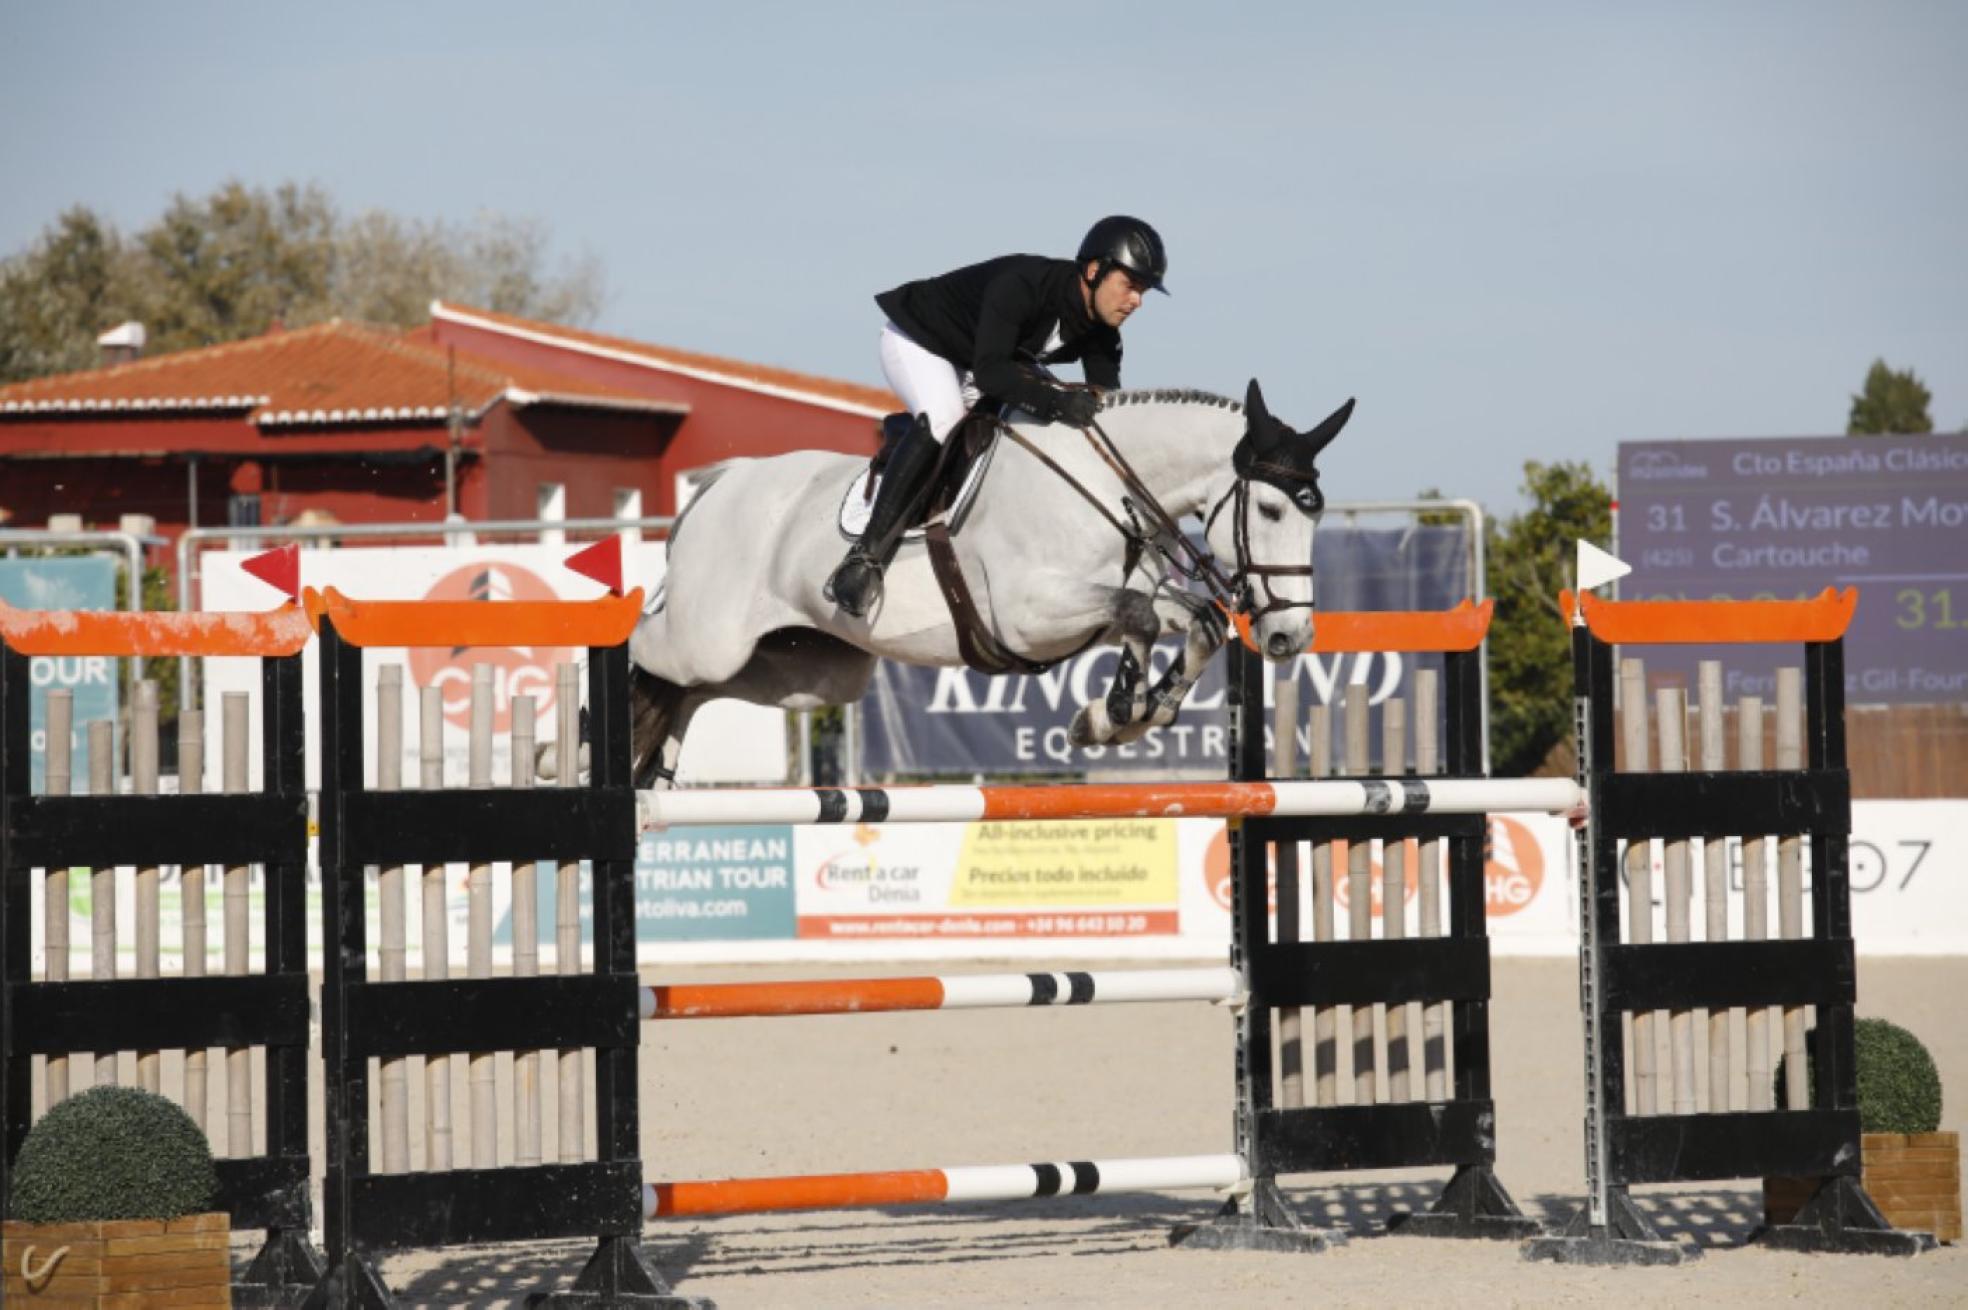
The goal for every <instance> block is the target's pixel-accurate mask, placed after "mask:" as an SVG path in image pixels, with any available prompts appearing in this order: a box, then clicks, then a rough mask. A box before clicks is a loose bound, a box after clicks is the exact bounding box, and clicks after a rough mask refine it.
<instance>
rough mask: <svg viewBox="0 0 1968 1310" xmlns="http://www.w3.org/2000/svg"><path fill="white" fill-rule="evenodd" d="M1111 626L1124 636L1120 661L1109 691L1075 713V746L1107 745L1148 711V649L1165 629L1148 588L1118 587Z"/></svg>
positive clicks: (1072, 731)
mask: <svg viewBox="0 0 1968 1310" xmlns="http://www.w3.org/2000/svg"><path fill="white" fill-rule="evenodd" d="M1110 630H1111V631H1112V632H1114V633H1115V634H1117V635H1118V636H1119V638H1120V644H1121V659H1120V664H1119V665H1118V666H1117V667H1116V668H1115V670H1114V680H1113V681H1112V682H1111V683H1109V684H1108V685H1107V694H1106V695H1105V696H1103V697H1101V698H1100V699H1099V700H1096V701H1092V702H1090V703H1089V704H1087V705H1084V706H1082V707H1081V708H1080V711H1079V713H1077V714H1075V715H1074V716H1073V723H1072V726H1071V727H1069V728H1068V729H1067V738H1068V740H1070V741H1071V742H1072V743H1073V744H1074V745H1075V746H1104V745H1106V744H1107V743H1108V742H1111V741H1115V740H1117V739H1119V736H1120V734H1121V733H1123V732H1125V731H1126V730H1127V729H1129V728H1130V727H1131V726H1133V725H1135V724H1138V723H1141V722H1142V721H1143V720H1145V719H1146V718H1147V715H1148V651H1149V648H1150V647H1152V646H1153V645H1154V644H1155V638H1156V637H1158V636H1160V635H1161V631H1162V617H1161V615H1160V614H1158V613H1157V612H1156V610H1155V602H1154V599H1153V598H1152V597H1150V596H1148V595H1147V594H1146V593H1145V592H1139V591H1129V590H1127V589H1126V588H1117V589H1116V590H1115V592H1114V621H1113V625H1112V628H1111V629H1110Z"/></svg>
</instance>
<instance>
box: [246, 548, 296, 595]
mask: <svg viewBox="0 0 1968 1310" xmlns="http://www.w3.org/2000/svg"><path fill="white" fill-rule="evenodd" d="M239 567H240V568H242V569H245V570H246V571H247V572H248V573H250V574H252V575H253V576H254V577H256V578H258V579H259V580H260V581H261V582H264V583H266V584H267V585H268V586H269V587H272V588H273V589H274V590H275V591H278V592H279V593H280V594H281V595H283V596H285V597H286V598H287V599H288V600H290V601H298V600H299V599H300V598H301V548H300V546H298V545H296V544H295V543H293V542H289V543H288V544H287V545H285V546H275V547H274V548H273V549H272V550H269V551H266V552H265V553H263V554H259V555H255V556H253V557H252V558H251V559H246V560H241V561H240V563H239Z"/></svg>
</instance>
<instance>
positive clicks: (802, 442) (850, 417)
mask: <svg viewBox="0 0 1968 1310" xmlns="http://www.w3.org/2000/svg"><path fill="white" fill-rule="evenodd" d="M431 333H432V339H433V340H434V341H436V342H437V343H438V344H440V345H455V346H456V347H458V349H459V350H469V351H471V352H472V353H473V354H475V355H479V356H482V357H485V358H489V359H496V360H500V361H502V362H505V363H508V364H512V365H517V366H525V367H534V368H550V369H552V370H553V371H555V372H557V373H564V374H569V375H571V376H574V377H579V378H583V379H585V380H587V381H590V382H596V383H601V384H604V385H607V386H610V387H617V388H621V389H623V390H626V391H632V392H634V393H636V394H638V395H643V396H647V397H649V398H650V399H652V400H667V401H674V402H680V403H682V404H686V405H688V406H690V413H689V415H688V416H687V417H685V418H684V419H683V420H682V421H681V422H680V423H679V424H678V425H677V427H676V430H675V433H674V435H673V436H672V437H671V438H670V440H669V441H668V442H666V443H665V445H664V448H663V450H662V451H661V453H660V454H659V455H658V457H657V459H656V461H655V468H654V471H653V476H650V477H648V478H647V479H646V480H645V482H644V484H643V487H644V490H643V510H644V512H645V513H647V514H673V513H675V512H676V477H677V474H679V473H682V472H684V471H686V470H689V469H694V468H701V467H703V466H705V465H708V464H717V463H720V462H722V461H724V460H727V459H731V458H733V457H734V456H740V455H779V454H784V453H786V452H787V451H793V450H814V449H819V450H838V451H843V452H847V453H850V454H862V455H867V454H872V453H873V452H874V449H875V440H876V438H875V425H876V422H877V419H876V418H874V417H871V416H869V415H867V414H860V413H849V412H846V411H844V410H839V409H832V408H826V407H823V406H822V405H819V404H816V403H813V402H811V401H805V400H799V399H793V398H788V397H780V396H775V395H769V394H765V393H763V392H759V391H754V390H748V389H745V388H742V387H738V386H731V385H727V384H723V383H719V382H714V381H710V380H707V379H702V378H695V377H690V376H687V375H685V374H682V373H674V372H669V371H666V370H663V369H659V368H653V367H648V366H645V365H642V364H635V363H630V362H627V361H624V360H618V359H611V358H607V357H605V356H600V355H595V354H591V353H588V352H586V351H582V350H576V349H567V348H563V347H559V346H554V345H549V344H546V343H543V342H536V341H529V340H526V339H524V338H521V337H516V336H512V335H510V334H507V333H503V332H498V331H492V330H488V329H484V328H479V327H474V326H471V325H468V324H461V323H456V322H451V321H448V320H445V319H437V320H434V321H433V322H432V324H431ZM624 485H626V484H624ZM571 494H572V492H571V488H570V495H571ZM531 503H532V501H531V493H528V504H529V506H530V505H531ZM529 512H530V510H529ZM568 513H569V515H570V516H573V515H574V514H575V510H574V508H573V506H572V504H571V503H570V505H569V508H568Z"/></svg>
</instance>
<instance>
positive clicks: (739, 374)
mask: <svg viewBox="0 0 1968 1310" xmlns="http://www.w3.org/2000/svg"><path fill="white" fill-rule="evenodd" d="M431 317H432V318H433V319H445V320H448V321H451V322H455V323H460V324H464V325H467V326H473V327H482V328H486V329H489V330H491V331H495V332H506V333H510V334H512V335H516V336H525V337H527V338H530V339H532V340H539V341H547V342H550V343H553V344H559V345H564V346H566V347H568V348H569V349H573V350H581V351H584V352H586V353H599V354H608V355H613V356H617V357H621V356H628V357H630V358H631V359H632V360H633V361H635V362H639V363H644V364H647V365H650V366H652V367H655V368H660V369H665V370H668V371H671V372H679V373H687V374H691V375H693V376H697V377H703V378H707V379H709V380H710V381H714V382H722V383H724V384H725V385H727V386H739V387H744V388H746V389H748V390H754V391H772V392H780V393H786V394H790V395H792V396H794V397H796V398H801V399H808V400H812V401H817V402H819V403H822V404H825V405H828V406H829V407H831V408H847V409H852V410H857V411H866V412H868V413H871V414H876V415H881V414H887V413H889V412H890V411H892V410H894V409H895V408H896V407H897V405H898V404H899V402H898V401H897V400H896V398H895V396H894V395H893V394H892V393H890V392H888V391H884V390H883V389H881V388H880V387H864V386H860V385H858V384H856V383H853V382H840V381H837V380H835V379H833V378H823V377H816V376H814V375H813V374H811V373H795V372H793V371H792V370H791V369H783V368H767V367H765V366H764V365H761V364H747V363H745V362H743V361H742V360H736V359H725V358H723V357H721V356H718V355H704V354H699V353H697V352H695V351H689V350H674V349H672V348H670V347H668V346H652V345H650V344H648V343H647V342H643V341H632V340H630V339H629V338H627V337H613V336H609V335H607V334H605V333H601V332H588V331H584V330H582V329H580V328H571V327H564V326H562V325H561V324H559V323H542V322H539V321H537V320H534V319H528V318H520V317H518V316H517V315H514V314H501V313H498V312H497V311H495V310H490V309H477V308H474V307H473V306H471V305H455V304H448V303H446V302H444V301H441V300H440V301H434V302H432V304H431Z"/></svg>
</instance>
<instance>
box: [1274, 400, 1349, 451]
mask: <svg viewBox="0 0 1968 1310" xmlns="http://www.w3.org/2000/svg"><path fill="white" fill-rule="evenodd" d="M1251 386H1252V388H1255V387H1256V386H1257V384H1256V383H1255V382H1253V383H1251ZM1352 417H1353V402H1352V400H1350V399H1349V400H1348V401H1347V402H1346V403H1345V404H1344V405H1341V406H1340V407H1339V408H1338V409H1336V410H1334V411H1333V412H1332V413H1330V414H1328V415H1327V416H1326V421H1325V422H1323V423H1321V424H1320V425H1319V426H1318V427H1316V428H1313V429H1312V430H1311V431H1310V432H1308V433H1306V434H1305V437H1304V440H1305V443H1306V444H1307V445H1308V446H1310V447H1311V448H1312V452H1311V453H1312V454H1314V455H1316V454H1318V453H1319V452H1320V451H1322V450H1324V449H1325V448H1326V447H1327V446H1329V445H1331V444H1332V439H1333V438H1334V437H1336V436H1338V435H1339V430H1340V429H1341V428H1343V427H1345V426H1346V420H1347V419H1350V418H1352Z"/></svg>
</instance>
